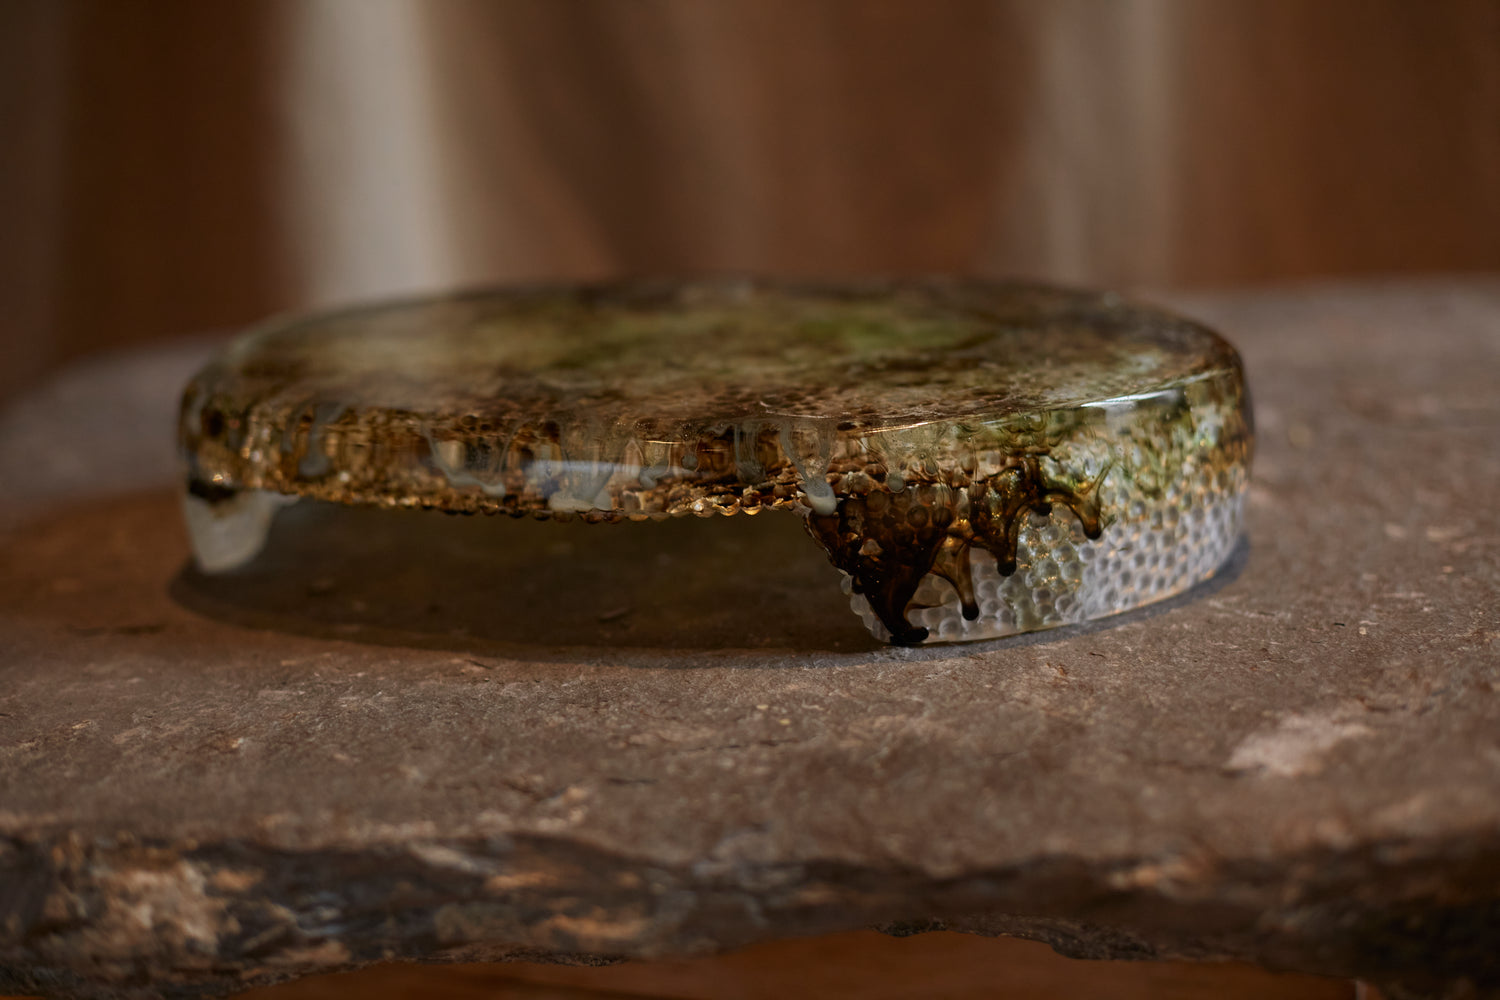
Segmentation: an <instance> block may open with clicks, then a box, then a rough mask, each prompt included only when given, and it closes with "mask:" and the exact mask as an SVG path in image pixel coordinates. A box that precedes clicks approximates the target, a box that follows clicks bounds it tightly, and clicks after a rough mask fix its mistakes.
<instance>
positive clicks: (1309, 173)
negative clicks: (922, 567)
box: [0, 0, 1500, 393]
mask: <svg viewBox="0 0 1500 1000" xmlns="http://www.w3.org/2000/svg"><path fill="white" fill-rule="evenodd" d="M0 127H3V129H4V131H3V133H0V135H3V139H0V141H3V143H4V147H3V148H4V155H3V157H0V222H3V226H4V236H3V239H0V323H3V327H0V352H3V356H0V362H3V363H0V393H3V392H5V391H6V390H7V389H14V388H16V387H17V386H19V385H21V384H24V383H25V382H26V381H27V380H28V379H30V378H31V377H32V376H34V375H35V374H36V373H38V372H40V371H41V370H43V369H44V368H46V367H48V366H51V365H55V364H57V363H60V362H61V361H63V360H65V359H67V358H70V357H73V356H76V355H77V354H79V353H81V352H85V351H89V350H95V349H99V348H104V347H109V346H112V345H119V344H125V343H131V342H137V341H141V340H145V339H150V338H158V337H167V336H174V335H180V334H183V333H187V332H190V331H200V330H205V329H216V328H223V327H227V326H233V325H235V324H239V323H243V322H246V321H248V320H251V319H254V318H256V317H257V316H260V315H262V314H264V313H266V312H268V311H272V310H277V309H283V308H291V307H301V306H305V305H309V304H317V303H325V302H331V301H338V300H344V299H348V298H353V297H359V296H367V295H377V294H388V293H392V292H401V291H407V290H413V289H427V288H437V287H444V286H450V285H453V284H465V283H473V282H478V281H495V280H515V279H535V278H543V277H585V276H602V275H609V274H616V273H622V272H635V273H639V272H655V273H660V272H674V271H685V270H702V269H736V270H756V271H775V272H798V273H822V274H835V273H850V272H868V271H879V272H908V271H933V270H949V271H974V272H981V273H985V274H1026V275H1036V276H1043V277H1047V278H1052V279H1058V280H1065V281H1079V282H1088V283H1093V284H1103V285H1116V286H1138V285H1155V286H1160V285H1198V286H1201V285H1224V284H1232V283H1244V282H1265V281H1285V280H1294V279H1302V278H1308V277H1315V276H1326V275H1357V274H1370V273H1377V274H1382V273H1392V274H1394V273H1402V272H1423V271H1448V270H1460V269H1478V268H1484V269H1495V268H1500V2H1497V0H999V2H974V0H953V2H943V0H938V2H934V0H925V2H924V0H901V2H885V0H879V2H876V0H520V2H511V0H215V2H212V3H205V2H203V0H4V3H0Z"/></svg>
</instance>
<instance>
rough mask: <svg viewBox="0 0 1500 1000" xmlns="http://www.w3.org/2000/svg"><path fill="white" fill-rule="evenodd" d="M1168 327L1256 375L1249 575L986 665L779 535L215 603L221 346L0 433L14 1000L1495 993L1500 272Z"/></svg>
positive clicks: (229, 588) (3, 841)
mask: <svg viewBox="0 0 1500 1000" xmlns="http://www.w3.org/2000/svg"><path fill="white" fill-rule="evenodd" d="M1179 305H1181V306H1182V307H1183V308H1185V309H1187V310H1189V311H1190V312H1192V313H1194V314H1196V315H1199V316H1202V317H1203V318H1205V319H1207V320H1208V321H1209V322H1210V323H1212V324H1214V325H1216V326H1218V327H1219V328H1221V329H1223V330H1224V331H1225V332H1226V333H1228V334H1229V335H1230V337H1231V338H1232V339H1233V340H1235V342H1236V343H1237V344H1238V346H1240V347H1241V349H1242V351H1243V354H1244V356H1245V359H1246V362H1247V366H1248V370H1249V378H1250V382H1251V388H1252V392H1253V394H1254V396H1255V401H1256V405H1257V417H1258V424H1259V427H1258V429H1259V434H1260V450H1259V453H1258V456H1257V460H1256V467H1255V479H1254V484H1253V486H1252V489H1251V494H1250V502H1249V512H1248V518H1249V524H1250V529H1249V542H1248V544H1247V545H1246V546H1245V547H1244V548H1242V550H1241V551H1240V553H1239V555H1238V556H1237V557H1236V560H1235V562H1234V564H1233V565H1232V566H1231V567H1230V569H1229V571H1228V572H1226V573H1225V574H1222V575H1221V576H1220V577H1219V578H1218V579H1216V580H1215V581H1213V582H1212V583H1210V584H1209V585H1207V586H1204V587H1201V588H1199V589H1197V590H1195V591H1193V592H1191V593H1189V594H1187V595H1185V596H1184V597H1182V598H1178V599H1176V600H1174V601H1172V602H1169V603H1168V604H1166V605H1162V606H1158V607H1155V608H1152V609H1149V610H1147V611H1144V612H1140V613H1136V614H1134V615H1131V616H1127V617H1122V618H1118V619H1115V620H1113V621H1111V622H1107V623H1100V624H1097V625H1093V626H1089V627H1084V628H1076V629H1070V630H1061V631H1056V632H1051V633H1044V634H1040V635H1035V636H1028V637H1022V638H1019V639H1013V640H1002V641H998V642H990V643H982V644H975V645H968V646H954V647H938V648H922V649H917V650H899V649H890V648H883V647H880V646H879V645H877V644H875V643H874V642H873V641H872V640H870V639H869V638H868V637H867V636H865V635H864V633H863V631H862V630H861V629H860V627H859V623H858V622H857V621H856V620H854V619H853V618H852V617H851V616H849V615H848V613H847V611H846V610H845V609H844V607H843V598H842V595H841V594H840V593H839V588H838V585H837V574H836V573H835V572H834V571H833V570H832V569H831V568H830V567H829V566H828V565H827V564H826V562H825V561H824V560H823V557H822V555H821V553H819V552H818V551H817V549H816V548H815V547H814V546H812V545H811V544H810V543H808V542H807V540H806V539H805V538H804V537H802V535H801V529H800V526H799V525H798V524H797V523H796V522H795V520H794V519H793V518H792V517H791V516H790V515H785V516H783V515H779V514H776V513H767V514H765V515H762V516H760V517H757V518H755V519H723V520H716V521H697V520H693V521H687V522H674V523H667V524H640V525H635V524H627V525H605V526H589V525H581V524H533V523H524V522H511V521H508V520H506V521H496V520H487V519H467V518H444V517H442V516H440V515H435V514H419V513H386V512H364V511H354V512H350V511H338V510H332V509H328V508H321V507H317V506H303V507H297V508H292V509H290V510H289V511H287V512H286V514H285V515H284V517H283V519H282V520H281V521H279V522H278V525H277V527H276V529H275V530H274V532H273V537H272V540H271V544H270V547H269V549H268V551H267V552H266V553H265V555H264V556H263V557H262V559H260V560H258V561H257V562H256V563H254V564H252V565H251V566H248V567H246V568H245V569H244V570H243V571H241V572H239V573H237V574H232V575H229V576H225V577H220V578H212V579H210V578H204V577H201V576H199V575H197V574H195V573H194V572H192V571H191V570H190V569H187V568H186V563H187V550H186V545H185V541H184V539H183V538H182V534H181V528H180V523H179V522H180V518H179V516H178V512H177V510H176V508H175V500H174V499H173V492H172V483H171V477H172V475H173V467H172V461H171V455H170V452H169V451H168V450H166V449H167V446H168V443H169V442H170V438H171V431H170V424H171V410H172V400H171V398H170V395H171V389H170V387H171V385H172V383H174V382H175V381H176V379H177V378H178V377H179V376H180V374H181V373H183V372H185V371H186V370H188V369H190V368H191V367H192V365H193V363H194V362H195V361H196V360H198V359H199V358H201V356H202V354H201V351H200V350H199V349H198V348H196V347H195V348H188V349H184V350H183V351H179V352H175V353H171V352H169V353H164V354H159V355H156V356H152V357H149V358H145V359H136V360H135V361H133V362H131V363H128V364H118V365H99V366H95V367H94V368H93V369H91V370H88V371H84V372H78V373H73V374H72V375H69V376H67V377H65V378H64V379H63V380H62V381H60V382H59V383H56V384H54V385H52V386H49V387H43V388H42V389H40V390H39V391H38V394H37V395H36V396H34V397H31V398H29V399H23V400H21V401H19V402H17V403H15V404H13V405H12V407H11V408H10V409H9V410H8V411H7V412H6V413H5V414H3V415H0V530H3V531H4V532H5V535H4V537H3V540H0V990H11V991H17V992H27V991H31V992H42V993H47V994H51V995H58V996H66V995H74V996H124V995H140V996H147V995H154V994H157V993H166V994H173V995H186V994H193V993H197V992H226V991H232V990H234V989H237V988H240V987H241V986H244V985H248V984H251V983H258V982H264V981H270V980H274V979H277V978H284V977H287V976H293V975H297V974H301V973H305V972H309V971H315V970H328V969H333V968H338V967H343V966H348V965H355V964H359V963H362V962H366V961H371V960H375V959H379V958H384V957H390V956H411V957H423V958H437V959H470V960H473V959H481V958H504V957H517V956H527V957H536V956H553V957H560V958H565V959H571V960H584V959H587V960H599V959H606V958H612V957H622V956H625V957H628V956H650V955H667V954H691V953H701V952H706V951H712V950H716V949H723V948H728V947H733V946H735V945H739V944H742V943H746V942H750V941H755V940H760V939H766V938H771V937H776V936H784V935H794V934H806V933H815V932H821V931H828V930H835V929H841V928H854V927H861V926H871V925H877V926H885V927H886V928H888V929H890V930H894V931H915V930H922V929H927V928H932V927H938V926H946V927H949V928H953V929H961V930H971V931H977V932H981V933H1006V934H1021V935H1025V936H1028V937H1035V938H1039V939H1042V940H1045V941H1048V942H1050V943H1052V944H1053V945H1054V946H1056V947H1058V948H1059V949H1060V950H1062V951H1064V952H1066V953H1068V954H1075V955H1085V956H1097V957H1103V956H1125V957H1132V956H1134V957H1151V956H1169V955H1178V956H1189V957H1201V956H1233V957H1242V958H1248V959H1251V960H1254V961H1259V962H1262V963H1265V964H1267V965H1270V966H1273V967H1278V968H1287V969H1299V970H1305V971H1314V972H1323V973H1331V974H1337V975H1358V976H1362V977H1365V978H1370V979H1375V980H1378V981H1382V982H1386V983H1388V984H1391V985H1392V986H1393V987H1394V988H1395V989H1396V990H1397V991H1404V992H1407V993H1418V994H1420V993H1422V992H1440V991H1443V990H1447V991H1450V992H1455V993H1461V992H1463V991H1465V990H1480V991H1483V990H1486V989H1492V988H1496V987H1500V946H1497V942H1500V501H1497V497H1500V390H1497V386H1500V335H1497V333H1496V331H1497V330H1500V283H1497V282H1495V281H1484V280H1471V281H1466V282H1449V283H1430V284H1419V285H1404V286H1393V287H1374V286H1351V287H1342V288H1324V289H1309V290H1302V291H1294V292H1281V293H1271V294H1259V295H1244V296H1236V297H1217V298H1203V299H1197V300H1190V301H1184V302H1181V303H1179ZM70 380H71V381H70ZM164 386H167V387H168V388H167V389H166V390H165V393H166V398H165V399H163V398H162V394H163V391H164V390H163V387H164ZM64 403H66V404H67V405H66V406H64V405H63V404H64Z"/></svg>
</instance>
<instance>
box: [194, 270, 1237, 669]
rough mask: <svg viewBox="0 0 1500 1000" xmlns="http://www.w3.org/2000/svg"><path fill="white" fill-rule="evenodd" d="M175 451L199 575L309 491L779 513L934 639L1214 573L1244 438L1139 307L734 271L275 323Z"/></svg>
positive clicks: (244, 551) (1170, 322)
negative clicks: (739, 275)
mask: <svg viewBox="0 0 1500 1000" xmlns="http://www.w3.org/2000/svg"><path fill="white" fill-rule="evenodd" d="M179 441H180V448H181V454H182V457H183V459H184V462H185V467H186V493H185V510H186V515H187V523H188V526H189V530H190V534H191V536H192V541H193V547H194V552H195V555H196V558H197V560H198V562H199V565H200V566H201V568H202V569H204V570H205V571H207V572H217V571H224V570H229V569H232V568H234V567H235V566H237V565H239V564H241V563H243V562H245V561H247V560H249V559H252V558H254V556H255V555H256V553H257V552H258V551H259V550H260V548H261V546H262V545H263V544H264V541H265V538H266V533H267V531H268V528H269V525H270V522H271V519H272V516H273V514H274V512H275V510H276V509H277V508H278V507H279V506H280V505H281V504H283V503H285V502H287V501H289V500H292V499H295V498H298V497H312V498H317V499H321V500H328V501H334V502H337V503H342V504H361V505H378V506H384V507H421V508H434V509H438V510H444V511H449V512H460V513H475V514H479V513H483V514H495V513H505V514H512V515H518V516H519V515H529V516H534V517H540V518H554V519H559V520H562V519H579V520H584V521H590V522H611V523H614V522H628V521H646V520H652V519H659V518H665V517H672V516H680V515H686V514H694V515H700V516H714V515H721V514H722V515H730V514H745V515H750V514H758V513H760V512H761V511H784V512H788V513H791V514H796V515H800V516H801V517H803V518H804V519H805V522H806V525H807V529H808V534H809V535H810V536H811V537H812V538H813V539H814V540H815V541H816V542H817V543H818V544H819V545H820V546H822V548H823V550H824V551H825V552H826V553H827V554H828V556H829V558H830V559H831V560H832V562H833V564H834V565H835V566H836V567H838V568H839V569H840V570H842V571H843V573H844V574H845V589H846V591H847V592H848V593H849V594H850V596H851V602H852V605H853V607H854V610H855V611H856V612H857V613H858V614H860V616H861V617H862V618H863V619H864V621H865V624H866V625H867V627H868V628H869V629H870V630H871V632H873V633H874V634H875V635H876V636H878V637H880V638H882V639H888V640H890V641H892V642H896V643H901V644H912V643H920V642H924V641H952V640H963V639H978V638H991V637H997V636H1004V635H1009V634H1012V633H1016V632H1024V631H1029V630H1033V629H1039V628H1047V627H1051V626H1056V625H1062V624H1068V623H1074V622H1080V621H1085V620H1089V619H1093V618H1098V617H1101V616H1104V615H1109V614H1113V613H1116V612H1119V611H1124V610H1127V609H1129V608H1133V607H1137V606H1139V605H1142V604H1146V603H1149V602H1151V601H1156V600H1160V599H1162V598H1165V597H1168V596H1171V595H1173V594H1176V593H1179V592H1181V591H1183V590H1185V589H1186V588H1188V587H1190V586H1192V585H1193V584H1195V583H1197V582H1199V581H1201V580H1204V579H1206V578H1207V577H1209V576H1211V575H1212V574H1213V573H1214V572H1215V570H1216V569H1218V567H1219V566H1220V565H1221V564H1222V563H1223V562H1224V560H1225V559H1226V557H1227V556H1228V555H1229V554H1230V552H1231V550H1232V549H1233V547H1234V545H1235V542H1236V540H1237V538H1238V536H1239V532H1240V524H1241V513H1242V507H1243V498H1244V493H1245V488H1246V485H1247V482H1248V469H1249V462H1250V455H1251V449H1252V429H1251V421H1250V410H1249V401H1248V397H1247V395H1246V390H1245V384H1244V379H1243V375H1242V370H1241V366H1240V361H1239V358H1238V356H1237V355H1236V354H1235V351H1234V349H1233V348H1232V347H1230V346H1229V344H1228V343H1226V342H1225V341H1224V340H1223V339H1222V338H1220V337H1219V336H1218V335H1217V334H1215V333H1213V332H1212V331H1210V330H1208V329H1206V328H1204V327H1202V326H1200V325H1197V324H1195V323H1192V322H1190V321H1188V320H1185V319H1181V318H1178V317H1176V316H1173V315H1171V314H1169V313H1166V312H1163V311H1160V310H1157V309H1154V308H1151V307H1148V306H1144V305H1140V304H1135V303H1131V302H1128V301H1125V300H1122V299H1120V298H1118V297H1115V296H1111V295H1106V294H1095V293H1086V292H1077V291H1066V290H1059V289H1052V288H1042V287H1032V286H1023V285H1007V284H995V283H988V282H979V281H956V280H948V281H936V280H933V281H913V282H898V283H890V282H882V283H868V284H843V285H797V284H786V283H777V282H764V281H746V280H718V281H706V282H690V283H670V284H655V285H649V284H626V285H609V286H587V287H577V286H573V287H554V288H540V289H519V290H517V289H508V290H496V291H489V292H482V293H478V294H468V295H459V296H450V297H444V298H434V299H425V300H417V301H409V302H398V303H392V304H383V305H377V306H372V307H367V308H360V309H352V310H348V311H343V312H335V313H328V314H324V315H314V316H310V317H304V318H295V319H291V320H286V321H278V322H273V323H271V324H269V325H266V326H264V327H262V328H260V329H256V330H252V331H250V332H248V333H246V334H245V335H244V336H242V337H241V338H239V339H238V340H237V341H235V342H234V343H233V344H232V345H231V346H230V347H229V348H228V349H227V350H225V351H224V352H223V354H222V355H221V356H220V357H218V358H217V359H215V360H214V361H213V362H212V363H211V364H210V365H209V366H208V367H206V368H205V369H204V370H203V371H202V372H200V373H199V374H198V375H197V376H196V377H195V378H194V379H193V380H192V382H191V383H190V384H189V385H188V387H187V390H186V392H185V395H184V398H183V404H182V410H181V421H180V427H179ZM611 530H649V529H646V528H639V527H637V528H629V529H611ZM495 586H496V589H497V596H498V595H499V594H500V593H501V592H502V591H503V588H504V587H505V586H506V582H505V581H503V580H497V581H496V582H495Z"/></svg>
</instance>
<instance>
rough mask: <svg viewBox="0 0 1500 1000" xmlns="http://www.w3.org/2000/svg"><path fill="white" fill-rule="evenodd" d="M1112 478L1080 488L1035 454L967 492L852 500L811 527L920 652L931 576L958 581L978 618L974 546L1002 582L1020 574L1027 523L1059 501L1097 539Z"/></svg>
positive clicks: (882, 494) (926, 491) (903, 640)
mask: <svg viewBox="0 0 1500 1000" xmlns="http://www.w3.org/2000/svg"><path fill="white" fill-rule="evenodd" d="M1107 474H1108V470H1107V469H1106V470H1105V472H1103V473H1101V474H1100V475H1099V476H1097V477H1096V478H1095V479H1094V481H1093V482H1091V483H1088V484H1086V485H1084V486H1082V487H1080V488H1074V487H1072V486H1070V485H1069V484H1067V483H1063V482H1060V481H1058V480H1055V479H1053V478H1051V477H1049V476H1048V475H1046V473H1045V472H1044V471H1043V470H1042V468H1041V463H1040V461H1039V460H1038V458H1037V457H1036V456H1035V455H1025V456H1021V457H1019V458H1018V459H1017V460H1016V462H1015V464H1013V465H1010V466H1007V467H1006V468H1004V469H1002V470H1001V471H1000V472H998V473H996V474H995V475H993V476H990V477H989V478H987V479H981V480H977V481H975V482H973V483H971V484H970V485H969V486H967V487H960V488H953V487H948V486H945V485H941V484H927V483H918V484H914V485H911V486H905V487H904V488H902V489H899V490H891V489H888V488H882V489H877V490H874V491H871V492H869V493H867V494H865V495H863V496H861V495H850V496H846V497H843V498H842V499H841V500H840V501H839V504H838V509H837V510H836V511H835V512H834V513H832V514H818V513H811V514H809V515H808V517H807V529H808V532H809V534H811V535H812V536H813V538H814V539H816V540H817V542H818V544H820V545H821V546H822V547H823V549H824V551H826V552H827V553H828V557H829V559H830V560H831V561H832V562H833V564H834V565H835V566H837V567H838V568H839V569H841V570H843V571H844V572H845V573H848V574H849V576H850V577H851V578H852V580H853V585H854V592H855V593H856V594H863V595H864V596H865V599H866V600H868V601H869V602H870V608H871V610H873V611H874V612H875V614H876V616H877V617H878V618H879V619H880V621H881V623H882V624H883V625H885V627H886V629H887V630H889V631H890V633H891V641H892V642H894V643H898V644H900V645H915V644H917V643H921V642H923V641H924V640H926V638H927V629H926V628H923V627H921V626H918V625H912V624H911V623H910V622H909V621H907V618H906V611H907V607H908V606H909V605H910V604H911V600H912V598H913V596H915V594H916V592H917V587H918V586H919V585H920V584H921V582H922V579H923V577H925V576H927V574H928V573H936V574H938V575H939V576H941V577H943V578H944V579H945V580H947V581H948V582H949V583H950V584H952V585H953V589H954V590H955V591H957V593H958V597H959V601H960V602H961V605H962V608H963V615H964V617H965V618H967V619H968V620H970V621H973V620H974V619H976V618H978V617H979V604H978V601H977V599H976V597H975V594H974V581H973V578H972V576H971V573H970V569H969V552H970V549H971V548H972V547H973V546H975V545H977V546H979V547H980V548H982V549H984V550H986V551H987V552H989V553H990V554H991V555H992V556H994V558H995V565H996V568H997V569H998V570H999V572H1000V575H1001V576H1010V575H1011V574H1012V573H1014V572H1015V571H1016V559H1017V554H1018V553H1017V549H1018V547H1019V544H1020V532H1021V526H1022V524H1023V523H1024V520H1025V518H1026V517H1027V516H1029V515H1031V514H1041V515H1046V514H1048V513H1050V512H1051V510H1052V507H1053V505H1054V504H1061V505H1063V506H1065V507H1067V508H1068V509H1069V510H1070V511H1072V512H1073V514H1074V516H1075V517H1077V518H1078V521H1079V523H1080V524H1081V525H1082V526H1083V532H1084V534H1085V535H1086V536H1087V537H1088V538H1090V539H1097V538H1098V537H1099V536H1100V534H1101V532H1102V531H1103V512H1102V510H1101V504H1100V489H1099V488H1100V486H1101V484H1102V483H1103V481H1104V477H1105V475H1107Z"/></svg>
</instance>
